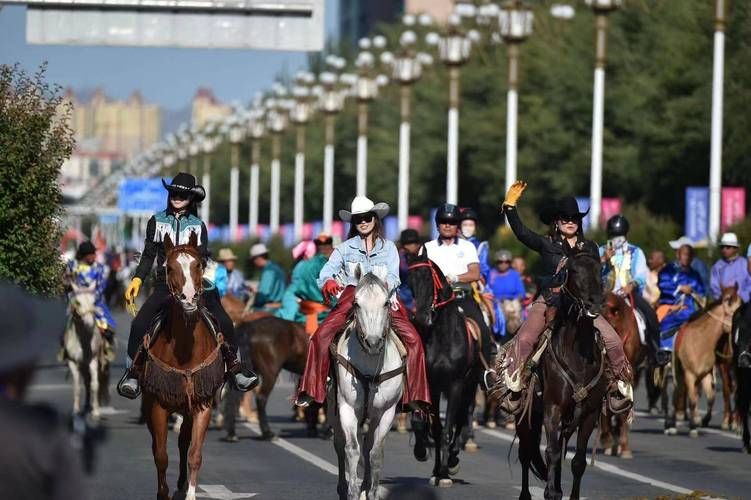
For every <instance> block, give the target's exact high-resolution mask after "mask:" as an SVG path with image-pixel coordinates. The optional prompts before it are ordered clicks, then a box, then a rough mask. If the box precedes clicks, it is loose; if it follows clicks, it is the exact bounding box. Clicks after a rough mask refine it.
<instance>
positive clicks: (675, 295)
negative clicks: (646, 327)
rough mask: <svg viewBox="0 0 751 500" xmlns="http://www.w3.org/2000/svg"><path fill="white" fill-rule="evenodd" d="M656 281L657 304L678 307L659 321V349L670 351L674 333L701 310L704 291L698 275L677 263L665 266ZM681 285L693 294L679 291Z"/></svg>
mask: <svg viewBox="0 0 751 500" xmlns="http://www.w3.org/2000/svg"><path fill="white" fill-rule="evenodd" d="M658 280H659V281H658V286H659V287H660V300H659V302H658V304H660V305H667V306H680V308H677V309H676V310H674V311H671V312H669V313H668V314H667V315H666V316H664V317H663V318H662V321H660V333H661V342H660V348H661V349H667V350H670V351H672V350H673V342H674V339H675V335H674V333H675V331H676V330H677V329H678V328H679V327H680V326H681V325H683V324H684V323H685V322H686V321H688V319H689V318H690V317H691V315H692V314H693V313H695V312H696V311H698V310H699V309H700V308H701V304H700V303H699V300H702V299H703V298H704V296H705V294H706V291H705V289H704V283H703V282H702V279H701V276H700V275H699V273H698V272H696V271H695V270H694V269H692V268H690V267H681V265H680V264H678V262H671V263H670V264H668V265H667V266H665V268H664V269H663V270H662V271H660V275H659V278H658ZM683 285H688V286H690V287H691V289H692V290H693V293H691V294H686V293H683V292H681V291H679V290H678V289H679V288H680V287H681V286H683ZM671 333H673V335H671ZM665 337H667V338H665Z"/></svg>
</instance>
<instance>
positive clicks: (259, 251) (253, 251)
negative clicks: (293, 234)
mask: <svg viewBox="0 0 751 500" xmlns="http://www.w3.org/2000/svg"><path fill="white" fill-rule="evenodd" d="M267 253H269V249H268V248H266V245H264V244H263V243H256V244H255V245H253V246H252V247H250V258H251V259H252V258H254V257H258V256H259V255H264V254H267Z"/></svg>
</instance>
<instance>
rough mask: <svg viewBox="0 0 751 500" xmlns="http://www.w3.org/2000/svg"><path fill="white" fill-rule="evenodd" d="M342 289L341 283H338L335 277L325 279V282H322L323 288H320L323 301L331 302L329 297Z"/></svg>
mask: <svg viewBox="0 0 751 500" xmlns="http://www.w3.org/2000/svg"><path fill="white" fill-rule="evenodd" d="M341 290H342V285H340V284H339V282H338V281H336V280H335V279H330V280H327V281H326V283H324V284H323V288H322V289H321V294H322V295H323V301H324V302H325V303H326V304H330V303H331V299H332V298H333V297H335V296H336V294H337V293H339V292H340V291H341Z"/></svg>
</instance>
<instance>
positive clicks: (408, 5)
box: [404, 0, 454, 24]
mask: <svg viewBox="0 0 751 500" xmlns="http://www.w3.org/2000/svg"><path fill="white" fill-rule="evenodd" d="M453 10H454V0H404V12H405V13H407V14H428V15H429V16H430V17H432V18H433V20H434V21H435V22H436V23H438V24H445V23H446V21H448V18H449V14H451V12H452V11H453Z"/></svg>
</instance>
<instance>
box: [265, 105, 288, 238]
mask: <svg viewBox="0 0 751 500" xmlns="http://www.w3.org/2000/svg"><path fill="white" fill-rule="evenodd" d="M284 106H285V102H284V101H283V100H282V99H267V101H266V107H268V108H269V111H268V113H267V126H268V128H269V131H270V132H271V201H270V207H269V208H270V209H269V211H270V214H269V229H270V230H271V234H276V233H278V232H279V197H280V191H281V160H280V157H281V152H282V144H281V135H282V132H284V130H285V129H286V128H287V110H286V109H284Z"/></svg>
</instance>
